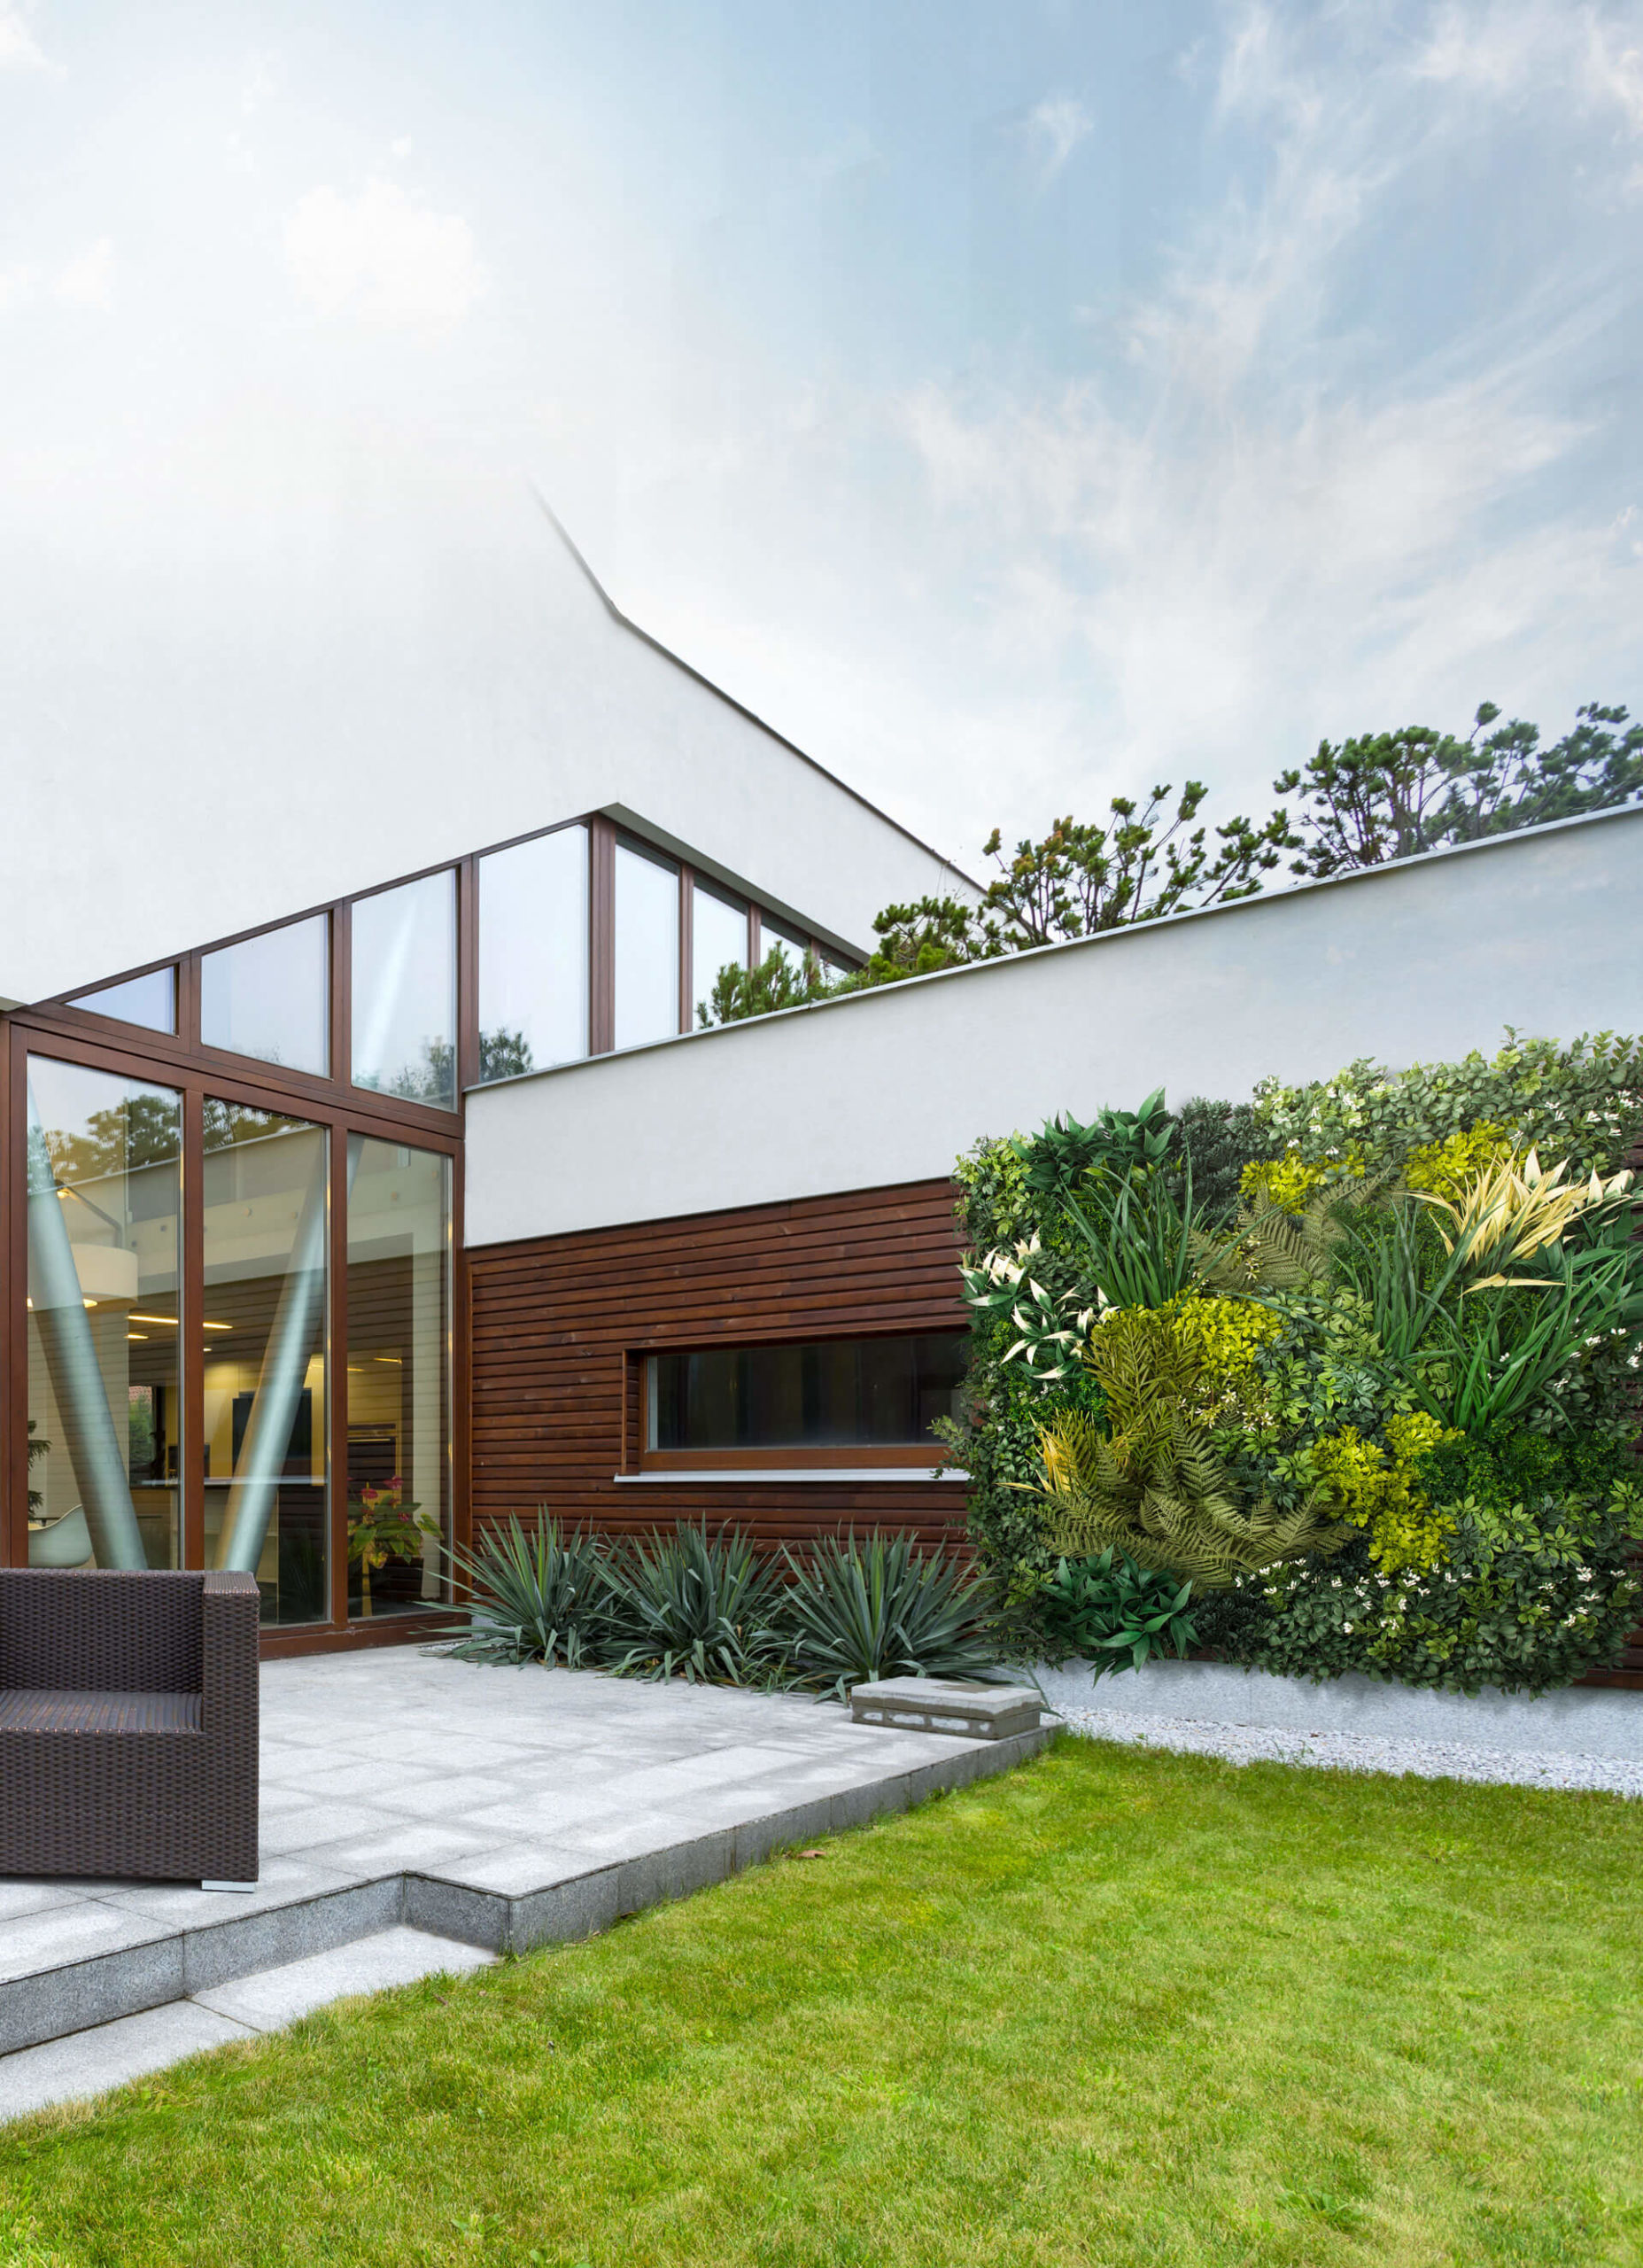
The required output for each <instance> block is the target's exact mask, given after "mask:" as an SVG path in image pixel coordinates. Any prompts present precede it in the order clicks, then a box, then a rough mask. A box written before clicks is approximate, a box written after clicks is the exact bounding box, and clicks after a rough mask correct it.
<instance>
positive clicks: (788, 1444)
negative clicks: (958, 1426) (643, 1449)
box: [648, 1331, 969, 1449]
mask: <svg viewBox="0 0 1643 2268" xmlns="http://www.w3.org/2000/svg"><path fill="white" fill-rule="evenodd" d="M968 1346H969V1341H968V1340H967V1338H966V1336H965V1333H964V1332H945V1331H943V1332H925V1333H923V1334H921V1335H920V1336H918V1337H917V1338H908V1339H824V1340H815V1341H812V1342H811V1343H810V1344H809V1345H805V1346H797V1347H716V1348H711V1349H710V1350H709V1351H707V1352H704V1353H701V1354H683V1355H651V1357H650V1358H649V1372H650V1376H649V1381H648V1384H649V1403H650V1423H649V1429H648V1446H649V1447H650V1448H651V1449H808V1448H825V1447H834V1446H836V1447H841V1448H842V1447H849V1446H860V1447H864V1448H866V1447H872V1446H874V1445H880V1446H886V1447H888V1446H891V1445H895V1444H907V1445H913V1444H918V1443H921V1442H924V1441H928V1440H929V1438H930V1428H931V1426H932V1425H934V1422H935V1420H936V1419H937V1418H938V1417H951V1416H952V1415H953V1414H954V1410H955V1406H956V1404H955V1397H956V1395H957V1391H958V1388H959V1386H960V1385H961V1384H962V1382H963V1379H964V1375H965V1363H966V1361H967V1358H968Z"/></svg>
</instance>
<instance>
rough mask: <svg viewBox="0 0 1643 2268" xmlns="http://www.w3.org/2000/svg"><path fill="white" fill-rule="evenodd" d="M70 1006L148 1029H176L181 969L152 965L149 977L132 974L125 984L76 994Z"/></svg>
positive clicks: (107, 985) (111, 985)
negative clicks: (178, 970) (178, 981)
mask: <svg viewBox="0 0 1643 2268" xmlns="http://www.w3.org/2000/svg"><path fill="white" fill-rule="evenodd" d="M68 1005H69V1006H70V1007H71V1008H89V1010H90V1012H91V1014H93V1015H96V1016H117V1017H118V1018H119V1020H120V1022H121V1023H122V1024H141V1025H142V1027H143V1030H144V1031H175V1029H176V1028H177V972H176V970H175V969H174V968H151V969H150V971H149V973H148V975H146V976H128V978H127V979H126V981H125V983H123V984H105V985H103V986H102V987H101V988H100V989H99V990H97V991H96V992H80V993H76V995H75V996H74V998H73V999H72V1000H71V1001H70V1002H69V1004H68Z"/></svg>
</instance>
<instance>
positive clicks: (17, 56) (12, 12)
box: [0, 0, 46, 71]
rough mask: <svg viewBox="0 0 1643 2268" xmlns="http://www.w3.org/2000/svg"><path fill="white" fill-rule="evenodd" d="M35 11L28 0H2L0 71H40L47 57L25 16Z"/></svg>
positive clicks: (0, 0)
mask: <svg viewBox="0 0 1643 2268" xmlns="http://www.w3.org/2000/svg"><path fill="white" fill-rule="evenodd" d="M32 12H33V11H32V9H31V7H30V6H29V4H28V0H10V4H8V0H0V71H40V70H43V69H44V68H45V60H46V59H45V57H44V55H43V53H42V52H41V50H40V45H39V43H38V42H37V41H36V39H35V35H34V34H33V33H32V32H31V31H30V30H29V28H28V26H27V22H26V21H25V20H24V19H25V17H26V16H27V15H28V14H31V13H32Z"/></svg>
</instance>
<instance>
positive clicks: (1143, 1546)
mask: <svg viewBox="0 0 1643 2268" xmlns="http://www.w3.org/2000/svg"><path fill="white" fill-rule="evenodd" d="M1087 1359H1088V1363H1089V1369H1090V1371H1091V1373H1092V1374H1093V1376H1094V1378H1095V1379H1096V1382H1097V1385H1098V1386H1100V1387H1101V1389H1102V1393H1103V1394H1104V1400H1105V1410H1104V1417H1102V1418H1100V1419H1097V1418H1095V1417H1091V1416H1090V1415H1089V1413H1088V1412H1087V1411H1084V1410H1067V1411H1065V1412H1063V1413H1062V1414H1061V1415H1060V1416H1059V1417H1057V1418H1055V1419H1054V1420H1053V1421H1052V1422H1051V1423H1050V1425H1046V1426H1045V1427H1044V1428H1043V1430H1042V1433H1041V1434H1040V1443H1041V1449H1042V1457H1043V1468H1044V1482H1043V1487H1042V1494H1043V1495H1044V1496H1045V1497H1046V1499H1047V1500H1048V1507H1049V1514H1050V1541H1051V1543H1052V1545H1053V1548H1054V1549H1055V1550H1058V1551H1061V1552H1065V1553H1066V1555H1067V1556H1068V1557H1088V1556H1089V1555H1091V1554H1094V1553H1097V1552H1100V1551H1104V1550H1106V1549H1107V1548H1108V1546H1109V1545H1111V1546H1113V1547H1115V1548H1116V1549H1117V1550H1120V1551H1124V1552H1128V1555H1129V1557H1131V1558H1132V1559H1134V1560H1135V1561H1136V1562H1137V1563H1138V1564H1139V1565H1142V1566H1143V1567H1155V1568H1159V1569H1161V1570H1163V1571H1164V1572H1165V1573H1167V1574H1172V1575H1177V1576H1182V1577H1185V1578H1186V1579H1188V1580H1189V1581H1192V1582H1195V1583H1197V1585H1198V1587H1199V1588H1200V1589H1207V1590H1217V1589H1224V1588H1227V1587H1228V1585H1230V1584H1231V1583H1233V1582H1234V1581H1236V1579H1237V1578H1238V1576H1240V1575H1244V1574H1251V1573H1254V1572H1255V1571H1256V1570H1258V1569H1259V1568H1262V1567H1270V1566H1273V1565H1276V1564H1277V1563H1278V1562H1280V1561H1282V1560H1286V1559H1299V1558H1303V1557H1307V1556H1308V1555H1310V1554H1311V1553H1314V1552H1330V1551H1337V1550H1340V1549H1341V1547H1342V1545H1343V1544H1345V1542H1346V1541H1347V1539H1348V1537H1349V1536H1350V1535H1351V1534H1352V1529H1351V1528H1350V1527H1347V1526H1344V1525H1342V1524H1340V1523H1338V1522H1337V1521H1334V1520H1331V1519H1329V1518H1328V1516H1327V1514H1326V1513H1325V1512H1324V1511H1322V1510H1321V1508H1320V1505H1319V1503H1318V1502H1317V1500H1316V1499H1315V1498H1314V1497H1311V1496H1307V1497H1304V1498H1302V1499H1301V1500H1300V1502H1299V1503H1297V1504H1295V1505H1294V1506H1292V1507H1290V1509H1288V1510H1285V1509H1283V1508H1282V1507H1280V1506H1278V1505H1276V1504H1275V1503H1272V1501H1271V1500H1270V1498H1267V1497H1261V1498H1259V1499H1258V1500H1257V1501H1256V1502H1254V1503H1239V1502H1238V1499H1237V1496H1236V1491H1235V1488H1234V1485H1233V1482H1232V1480H1231V1477H1230V1475H1229V1474H1228V1471H1227V1468H1226V1465H1225V1464H1223V1462H1222V1460H1221V1457H1220V1456H1218V1455H1217V1454H1216V1451H1215V1448H1214V1445H1213V1441H1212V1440H1211V1437H1210V1433H1209V1430H1208V1428H1207V1426H1206V1425H1205V1424H1204V1423H1203V1422H1202V1419H1201V1417H1199V1416H1198V1415H1197V1412H1198V1411H1199V1410H1201V1409H1203V1408H1204V1407H1205V1404H1206V1401H1207V1398H1208V1396H1209V1394H1210V1392H1211V1386H1210V1382H1209V1381H1208V1380H1207V1379H1205V1363H1204V1361H1203V1358H1202V1356H1201V1355H1199V1354H1198V1353H1197V1351H1196V1349H1195V1348H1193V1347H1192V1346H1191V1345H1190V1344H1189V1342H1188V1341H1187V1340H1186V1339H1185V1337H1184V1336H1183V1334H1182V1332H1180V1331H1179V1330H1178V1329H1177V1328H1176V1326H1175V1324H1174V1320H1173V1319H1172V1318H1171V1317H1168V1316H1165V1315H1158V1314H1154V1313H1151V1312H1149V1311H1148V1310H1146V1309H1126V1310H1125V1311H1124V1312H1122V1313H1120V1314H1118V1315H1112V1316H1109V1317H1107V1318H1106V1320H1105V1322H1104V1323H1102V1324H1099V1325H1098V1326H1097V1329H1096V1331H1095V1332H1093V1333H1092V1334H1091V1338H1090V1346H1089V1356H1088V1358H1087Z"/></svg>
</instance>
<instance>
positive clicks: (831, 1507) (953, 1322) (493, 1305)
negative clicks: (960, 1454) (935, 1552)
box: [468, 1181, 969, 1545]
mask: <svg viewBox="0 0 1643 2268" xmlns="http://www.w3.org/2000/svg"><path fill="white" fill-rule="evenodd" d="M956 1194H957V1192H955V1191H954V1189H953V1187H952V1185H951V1184H950V1183H949V1182H947V1181H928V1182H915V1183H911V1184H905V1185H903V1186H902V1187H899V1188H894V1189H870V1190H852V1191H850V1192H847V1193H845V1194H843V1195H841V1196H833V1197H807V1198H797V1199H794V1200H790V1201H789V1202H787V1203H785V1204H779V1205H756V1206H748V1207H747V1208H743V1209H740V1210H737V1211H735V1212H724V1213H706V1214H695V1215H692V1216H687V1217H686V1218H683V1219H678V1220H670V1221H647V1222H640V1223H632V1224H629V1225H627V1226H624V1227H622V1228H616V1229H597V1230H590V1231H582V1232H579V1233H577V1234H575V1235H572V1236H563V1237H545V1238H542V1239H537V1240H535V1241H532V1242H531V1243H526V1244H511V1245H492V1246H489V1247H479V1248H477V1249H475V1250H473V1251H470V1253H469V1255H468V1260H469V1266H468V1280H469V1299H470V1301H471V1330H472V1337H471V1347H472V1378H473V1405H472V1408H473V1420H472V1422H473V1448H472V1460H473V1462H472V1472H473V1517H474V1524H475V1526H476V1528H479V1527H482V1526H485V1525H487V1524H491V1525H494V1524H495V1523H497V1522H499V1521H501V1520H505V1519H507V1518H508V1517H509V1515H510V1514H514V1513H517V1514H520V1515H521V1516H522V1517H523V1518H527V1519H528V1518H531V1517H533V1516H534V1513H535V1511H536V1507H537V1506H538V1505H539V1504H546V1506H547V1508H548V1510H549V1511H552V1512H553V1513H554V1514H555V1515H556V1516H557V1517H558V1518H562V1519H565V1520H569V1521H572V1522H577V1523H581V1524H585V1525H588V1526H597V1527H599V1528H601V1529H604V1530H606V1531H607V1532H610V1533H625V1534H637V1533H642V1532H643V1531H645V1530H647V1529H648V1528H651V1527H655V1526H670V1525H671V1524H672V1523H673V1522H674V1521H675V1520H678V1519H695V1518H706V1519H707V1520H708V1521H709V1524H710V1525H716V1526H717V1525H719V1524H730V1525H734V1526H741V1527H745V1528H747V1529H748V1530H750V1531H751V1533H752V1534H754V1535H755V1536H756V1537H757V1538H758V1539H759V1540H760V1541H761V1542H764V1543H766V1544H771V1545H773V1544H776V1543H779V1542H795V1543H799V1542H804V1541H806V1540H807V1539H808V1538H810V1537H812V1536H815V1535H818V1534H836V1533H838V1532H839V1531H841V1530H843V1529H847V1528H849V1527H852V1526H853V1527H855V1528H856V1529H857V1530H858V1531H864V1530H866V1529H870V1528H873V1527H882V1528H887V1529H889V1528H895V1529H906V1530H910V1531H911V1532H912V1533H914V1534H917V1535H918V1536H919V1537H921V1538H922V1539H924V1540H925V1541H926V1542H936V1541H937V1540H939V1539H941V1538H942V1537H944V1536H950V1535H952V1534H954V1533H955V1532H960V1531H962V1527H963V1522H964V1489H963V1487H962V1485H961V1484H960V1483H958V1482H956V1481H951V1480H940V1481H931V1480H923V1481H905V1480H895V1481H888V1482H884V1481H880V1482H868V1481H851V1482H846V1481H839V1482H832V1481H827V1482H821V1481H804V1482H790V1483H787V1484H783V1483H782V1482H779V1481H757V1482H752V1481H717V1480H702V1481H695V1480H678V1481H669V1482H666V1483H663V1484H659V1485H658V1484H652V1483H638V1484H633V1483H628V1484H625V1485H624V1484H622V1483H619V1482H617V1480H616V1478H615V1476H616V1473H617V1472H620V1471H623V1470H624V1467H625V1468H631V1467H632V1463H633V1455H632V1453H633V1451H634V1449H636V1447H637V1435H638V1428H639V1384H638V1381H639V1370H640V1365H639V1362H638V1361H637V1360H636V1359H635V1358H636V1357H637V1356H639V1355H644V1354H647V1353H650V1352H654V1351H660V1350H663V1349H665V1348H676V1347H711V1346H714V1345H725V1344H729V1345H733V1346H740V1345H753V1344H756V1343H758V1342H760V1341H766V1342H782V1341H791V1340H802V1339H812V1338H814V1339H827V1338H844V1339H853V1338H864V1337H870V1336H873V1335H877V1334H879V1333H886V1334H887V1333H892V1332H926V1331H962V1330H963V1329H964V1328H965V1325H966V1324H967V1323H968V1320H969V1316H968V1310H967V1309H965V1305H964V1302H963V1301H962V1299H961V1298H960V1296H959V1281H958V1272H957V1259H958V1252H959V1244H958V1232H957V1224H956V1223H955V1221H954V1217H953V1206H954V1201H955V1197H956ZM861 1462H862V1464H864V1465H872V1464H877V1463H879V1462H880V1459H879V1458H877V1457H876V1456H874V1454H873V1453H872V1450H870V1449H868V1450H864V1452H863V1454H862V1458H861ZM932 1462H934V1456H933V1458H932Z"/></svg>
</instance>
